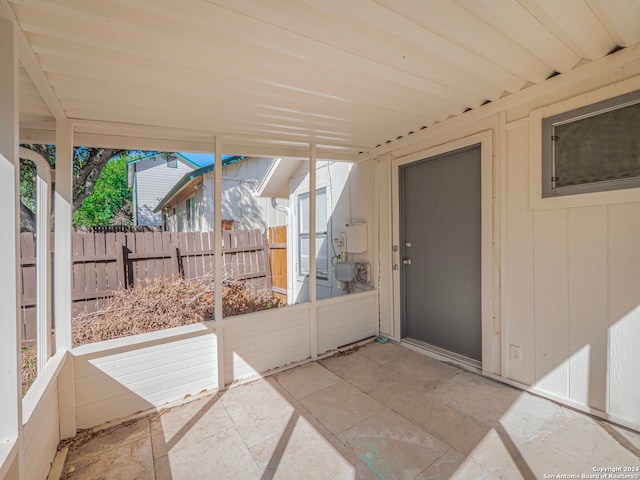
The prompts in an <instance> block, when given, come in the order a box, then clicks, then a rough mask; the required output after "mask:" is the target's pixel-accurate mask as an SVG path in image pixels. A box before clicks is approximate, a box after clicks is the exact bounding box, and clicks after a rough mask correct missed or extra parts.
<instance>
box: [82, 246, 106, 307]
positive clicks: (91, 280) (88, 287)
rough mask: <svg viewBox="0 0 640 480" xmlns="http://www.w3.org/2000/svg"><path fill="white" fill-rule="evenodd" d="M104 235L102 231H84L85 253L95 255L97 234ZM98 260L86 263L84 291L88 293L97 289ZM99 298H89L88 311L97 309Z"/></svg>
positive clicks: (92, 292) (90, 293)
mask: <svg viewBox="0 0 640 480" xmlns="http://www.w3.org/2000/svg"><path fill="white" fill-rule="evenodd" d="M96 235H102V234H100V233H97V234H96V233H83V234H82V239H83V241H84V255H85V256H93V255H95V254H96V245H95V236H96ZM96 264H97V263H96V262H85V263H84V291H85V292H86V293H87V294H88V295H92V294H95V293H96V291H97V280H96ZM97 303H98V302H97V300H94V299H88V300H87V303H86V306H87V309H88V311H90V312H95V311H96V310H97Z"/></svg>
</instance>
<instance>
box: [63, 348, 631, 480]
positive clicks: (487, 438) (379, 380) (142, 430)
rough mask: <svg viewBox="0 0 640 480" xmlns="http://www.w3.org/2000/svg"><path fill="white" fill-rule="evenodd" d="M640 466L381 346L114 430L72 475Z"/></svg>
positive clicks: (589, 426) (460, 377) (573, 429)
mask: <svg viewBox="0 0 640 480" xmlns="http://www.w3.org/2000/svg"><path fill="white" fill-rule="evenodd" d="M639 458H640V434H638V433H635V432H631V431H628V430H625V429H623V428H621V427H618V426H615V425H612V424H609V423H606V422H602V421H599V420H596V419H594V418H591V417H589V416H587V415H583V414H581V413H577V412H575V411H573V410H570V409H567V408H564V407H561V406H559V405H556V404H555V403H552V402H550V401H547V400H544V399H542V398H539V397H536V396H532V395H529V394H527V393H524V392H521V391H519V390H516V389H514V388H511V387H509V386H505V385H502V384H500V383H497V382H494V381H492V380H488V379H486V378H483V377H480V376H478V375H474V374H472V373H468V372H465V371H463V370H460V369H458V368H455V367H452V366H449V365H446V364H444V363H440V362H437V361H435V360H432V359H429V358H426V357H424V356H422V355H419V354H417V353H414V352H412V351H410V350H408V349H406V348H404V347H402V346H398V345H394V344H391V343H388V344H377V343H373V344H369V345H367V346H365V347H363V348H360V349H359V350H357V351H355V352H353V353H350V354H346V355H340V356H336V357H332V358H328V359H325V360H321V361H319V362H314V363H308V364H305V365H302V366H299V367H296V368H293V369H291V370H287V371H285V372H282V373H279V374H277V375H274V376H272V377H268V378H265V379H261V380H257V381H255V382H252V383H249V384H245V385H240V386H237V387H234V388H231V389H229V390H227V391H224V392H221V393H219V394H215V395H210V396H205V397H202V398H198V399H197V400H194V401H191V402H189V403H186V404H184V405H182V406H179V407H175V408H172V409H169V410H164V411H161V412H160V413H159V414H153V415H150V416H148V417H145V418H141V419H139V420H137V421H135V422H129V423H128V424H125V425H122V426H119V427H116V428H114V429H113V430H111V431H109V432H106V434H104V435H101V436H97V437H95V438H93V439H92V440H90V441H88V442H87V443H85V444H83V445H81V446H79V447H77V448H75V449H72V450H71V451H70V452H69V455H68V457H67V460H66V463H65V467H64V470H63V477H66V478H69V479H86V480H93V479H104V480H109V479H131V480H133V479H158V480H165V479H173V480H179V479H189V480H194V479H242V480H245V479H260V480H266V479H272V478H274V479H275V478H277V479H296V480H298V479H328V480H330V479H333V480H338V479H340V480H342V479H345V480H346V479H356V478H358V479H377V478H385V479H386V478H388V479H432V480H435V479H465V480H466V479H476V478H478V479H485V480H489V479H497V478H504V479H509V480H516V479H526V480H531V479H543V478H554V477H555V478H563V477H561V476H560V477H559V476H558V475H578V476H577V477H565V478H592V477H587V476H586V475H589V474H593V473H595V472H594V467H625V466H627V467H634V466H635V467H639V466H640V460H639ZM583 474H584V475H585V476H582V475H583ZM545 475H547V476H546V477H545ZM552 476H554V477H552ZM600 478H605V477H600ZM629 478H636V479H637V478H640V475H637V474H632V476H630V477H629Z"/></svg>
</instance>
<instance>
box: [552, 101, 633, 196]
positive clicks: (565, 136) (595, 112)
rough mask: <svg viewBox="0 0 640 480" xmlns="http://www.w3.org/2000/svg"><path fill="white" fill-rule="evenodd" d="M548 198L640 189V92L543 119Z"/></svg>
mask: <svg viewBox="0 0 640 480" xmlns="http://www.w3.org/2000/svg"><path fill="white" fill-rule="evenodd" d="M542 132H543V139H542V141H543V171H542V175H543V179H542V180H543V181H542V193H543V197H550V196H559V195H571V194H575V193H587V192H596V191H604V190H616V189H621V188H630V187H635V186H640V92H633V93H631V94H627V95H623V96H621V97H616V98H613V99H611V100H607V101H605V102H600V103H597V104H594V105H590V106H588V107H584V108H580V109H577V110H573V111H571V112H567V113H563V114H561V115H556V116H554V117H550V118H547V119H544V120H543V123H542Z"/></svg>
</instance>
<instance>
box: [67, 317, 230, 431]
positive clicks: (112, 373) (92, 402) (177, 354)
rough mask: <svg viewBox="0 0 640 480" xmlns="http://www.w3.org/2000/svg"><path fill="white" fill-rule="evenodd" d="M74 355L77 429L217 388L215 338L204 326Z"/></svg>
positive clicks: (93, 347)
mask: <svg viewBox="0 0 640 480" xmlns="http://www.w3.org/2000/svg"><path fill="white" fill-rule="evenodd" d="M180 332H185V333H183V334H180ZM176 335H177V336H176ZM144 339H149V340H146V341H144ZM135 340H138V341H137V342H136V341H135ZM105 345H106V348H105ZM74 356H75V362H74V364H75V388H76V414H77V421H78V428H88V427H92V426H96V425H99V424H102V423H104V422H108V421H111V420H114V419H118V418H123V417H126V416H129V415H132V414H134V413H136V412H139V411H144V410H148V409H150V408H152V407H157V406H159V405H162V404H163V403H166V402H170V401H173V400H177V399H179V398H182V397H184V395H186V394H195V393H199V392H201V391H202V390H210V389H215V388H216V386H217V369H216V358H217V357H216V338H215V333H214V332H213V331H211V330H210V329H208V328H207V327H206V326H205V325H190V326H187V327H179V328H178V329H174V331H171V330H166V331H163V332H153V333H150V334H142V335H139V336H136V337H129V338H125V339H118V340H111V341H109V342H102V344H96V345H88V346H85V347H80V348H77V349H75V350H74Z"/></svg>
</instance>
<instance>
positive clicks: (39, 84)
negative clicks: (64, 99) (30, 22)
mask: <svg viewBox="0 0 640 480" xmlns="http://www.w3.org/2000/svg"><path fill="white" fill-rule="evenodd" d="M18 47H19V51H20V63H21V64H22V66H23V67H24V69H25V70H26V71H27V75H29V78H31V81H32V82H33V84H34V86H35V87H36V90H38V93H40V96H41V97H42V100H44V103H46V104H47V107H49V110H50V111H51V114H52V115H53V116H54V117H55V119H56V120H57V121H64V120H66V119H67V116H66V114H65V112H64V108H62V104H61V103H60V100H58V97H57V96H56V94H55V92H54V91H53V88H52V87H51V84H50V83H49V79H48V78H47V76H46V74H45V73H44V70H42V67H41V66H40V62H38V59H37V58H36V55H35V54H34V53H33V50H31V46H30V45H29V42H27V38H26V37H25V36H24V33H22V32H20V33H19V34H18Z"/></svg>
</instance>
